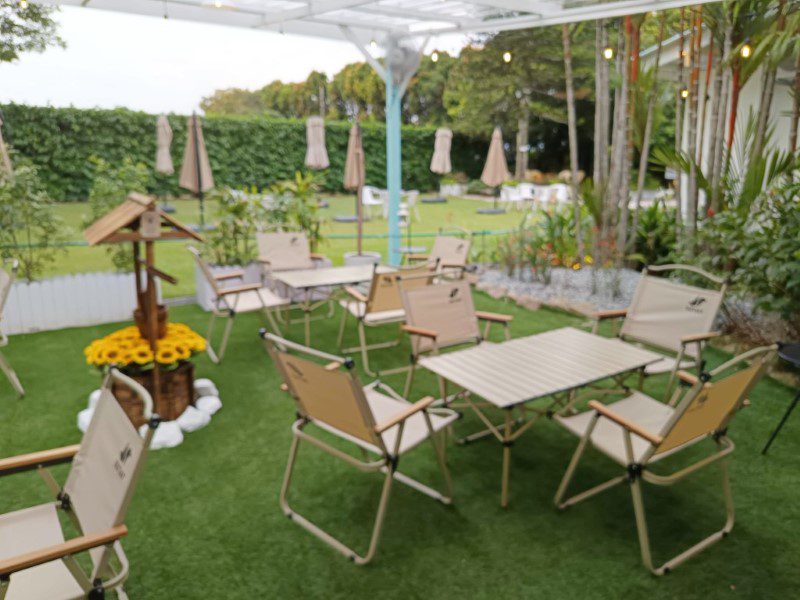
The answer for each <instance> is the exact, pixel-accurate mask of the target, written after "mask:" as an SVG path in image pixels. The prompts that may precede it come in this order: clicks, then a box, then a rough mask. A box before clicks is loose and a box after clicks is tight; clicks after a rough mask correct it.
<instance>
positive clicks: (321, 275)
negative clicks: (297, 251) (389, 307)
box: [272, 265, 394, 289]
mask: <svg viewBox="0 0 800 600" xmlns="http://www.w3.org/2000/svg"><path fill="white" fill-rule="evenodd" d="M377 271H378V273H390V272H392V271H394V269H392V268H391V267H385V266H382V265H381V266H379V267H378V269H377ZM372 273H373V266H372V265H355V266H349V267H323V268H321V269H296V270H293V271H278V272H276V273H273V275H272V276H273V278H274V279H276V280H278V281H280V282H281V283H284V284H286V285H288V286H289V287H292V288H295V289H308V288H315V287H323V286H329V285H330V286H337V285H353V284H357V283H364V282H366V281H371V280H372Z"/></svg>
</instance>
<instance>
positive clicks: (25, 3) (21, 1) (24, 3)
mask: <svg viewBox="0 0 800 600" xmlns="http://www.w3.org/2000/svg"><path fill="white" fill-rule="evenodd" d="M19 7H20V8H28V0H19Z"/></svg>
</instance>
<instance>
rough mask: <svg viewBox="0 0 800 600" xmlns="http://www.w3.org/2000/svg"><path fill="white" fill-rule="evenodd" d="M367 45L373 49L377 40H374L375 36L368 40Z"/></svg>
mask: <svg viewBox="0 0 800 600" xmlns="http://www.w3.org/2000/svg"><path fill="white" fill-rule="evenodd" d="M369 47H370V48H372V49H373V50H375V49H376V48H377V47H378V42H376V41H375V38H372V39H371V40H370V42H369Z"/></svg>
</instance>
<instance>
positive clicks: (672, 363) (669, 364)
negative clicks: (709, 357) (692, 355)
mask: <svg viewBox="0 0 800 600" xmlns="http://www.w3.org/2000/svg"><path fill="white" fill-rule="evenodd" d="M677 363H678V360H677V359H676V358H673V357H671V356H665V357H664V358H662V359H661V360H660V361H658V362H654V363H652V364H649V365H647V366H646V367H645V368H644V373H645V375H661V374H662V373H671V372H672V370H673V369H675V370H678V369H692V368H694V367H695V366H696V363H695V361H693V360H682V361H681V362H680V364H677Z"/></svg>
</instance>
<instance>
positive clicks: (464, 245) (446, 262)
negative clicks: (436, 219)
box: [429, 235, 470, 268]
mask: <svg viewBox="0 0 800 600" xmlns="http://www.w3.org/2000/svg"><path fill="white" fill-rule="evenodd" d="M469 248H470V241H469V240H464V239H461V238H457V237H451V236H446V235H438V236H436V239H435V240H434V242H433V248H431V251H430V254H429V256H430V258H429V260H430V261H436V260H438V261H439V266H440V267H442V268H446V267H463V266H466V264H467V259H468V258H469Z"/></svg>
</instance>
